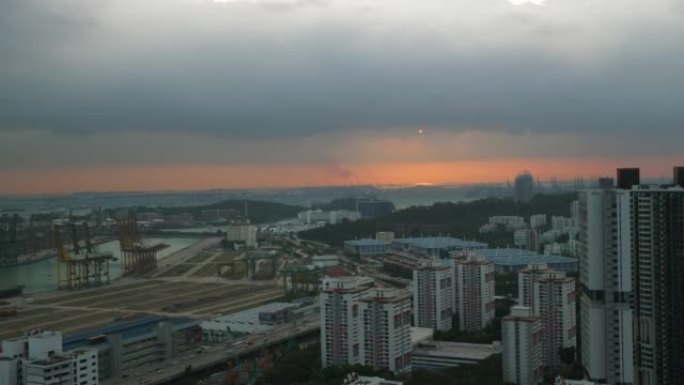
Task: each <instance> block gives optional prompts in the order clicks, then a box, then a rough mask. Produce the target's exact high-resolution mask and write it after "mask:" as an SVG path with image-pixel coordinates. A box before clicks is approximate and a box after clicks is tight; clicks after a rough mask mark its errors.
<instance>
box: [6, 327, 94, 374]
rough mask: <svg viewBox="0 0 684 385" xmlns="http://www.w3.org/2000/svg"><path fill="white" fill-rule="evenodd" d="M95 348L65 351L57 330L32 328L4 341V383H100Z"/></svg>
mask: <svg viewBox="0 0 684 385" xmlns="http://www.w3.org/2000/svg"><path fill="white" fill-rule="evenodd" d="M97 354H98V353H97V350H96V349H88V348H82V349H75V350H71V351H68V352H64V351H62V335H61V334H60V333H58V332H47V331H40V330H38V331H33V332H31V333H29V334H27V335H26V336H24V337H20V338H15V339H10V340H5V341H3V342H2V352H1V353H0V384H2V385H97V384H98V382H99V372H98V355H97Z"/></svg>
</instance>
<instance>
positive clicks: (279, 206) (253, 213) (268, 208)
mask: <svg viewBox="0 0 684 385" xmlns="http://www.w3.org/2000/svg"><path fill="white" fill-rule="evenodd" d="M245 209H246V211H247V217H248V218H249V219H250V220H251V222H252V223H268V222H276V221H279V220H282V219H286V218H293V217H296V216H297V213H299V212H300V211H302V210H304V208H302V207H299V206H291V205H286V204H283V203H276V202H267V201H258V200H226V201H222V202H218V203H214V204H210V205H203V206H174V207H145V206H139V207H136V208H135V211H136V212H138V213H141V212H156V213H159V214H161V215H178V214H191V215H192V216H193V218H194V219H196V220H197V219H199V218H200V217H201V213H202V211H205V210H234V211H235V212H236V213H237V214H239V215H243V216H244V214H245ZM116 211H117V210H111V214H112V215H115V214H116Z"/></svg>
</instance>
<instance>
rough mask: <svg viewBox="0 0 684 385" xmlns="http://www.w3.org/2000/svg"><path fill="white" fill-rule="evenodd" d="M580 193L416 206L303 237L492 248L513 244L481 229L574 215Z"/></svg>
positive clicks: (334, 241)
mask: <svg viewBox="0 0 684 385" xmlns="http://www.w3.org/2000/svg"><path fill="white" fill-rule="evenodd" d="M575 199H577V194H576V193H566V194H554V195H537V196H535V197H534V198H533V199H532V201H531V202H529V203H517V202H514V201H513V200H512V199H501V198H487V199H480V200H476V201H471V202H458V203H451V202H449V203H436V204H434V205H432V206H415V207H409V208H407V209H404V210H400V211H396V212H394V213H391V214H388V215H385V216H382V217H378V218H374V219H367V220H360V221H356V222H345V223H340V224H337V225H327V226H324V227H321V228H318V229H313V230H309V231H304V232H302V233H300V237H302V238H304V239H310V240H314V241H319V242H325V243H328V244H331V245H333V246H341V245H342V244H343V242H344V241H345V240H349V239H355V238H366V237H372V236H374V235H375V233H376V232H378V231H394V232H395V233H396V235H397V236H401V235H405V236H419V235H437V234H443V235H445V234H450V235H452V236H455V237H465V238H468V239H474V238H477V239H478V240H481V241H483V242H488V243H490V244H491V245H492V246H506V244H507V243H512V241H513V240H512V239H511V237H510V236H509V235H505V236H504V237H501V238H497V235H496V234H493V235H490V234H480V233H479V228H480V226H482V225H483V224H485V223H487V220H488V218H489V217H491V216H495V215H519V216H523V217H525V218H528V217H529V216H530V215H534V214H547V215H562V216H569V215H570V203H571V202H572V201H573V200H575Z"/></svg>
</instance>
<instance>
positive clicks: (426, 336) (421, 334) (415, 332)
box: [411, 327, 434, 346]
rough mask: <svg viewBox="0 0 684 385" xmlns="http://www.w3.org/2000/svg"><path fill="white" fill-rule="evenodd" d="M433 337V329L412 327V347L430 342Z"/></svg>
mask: <svg viewBox="0 0 684 385" xmlns="http://www.w3.org/2000/svg"><path fill="white" fill-rule="evenodd" d="M433 335H434V331H433V330H432V328H418V327H411V345H412V346H416V345H417V344H419V343H423V342H425V341H430V340H432V336H433Z"/></svg>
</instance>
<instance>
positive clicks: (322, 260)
mask: <svg viewBox="0 0 684 385" xmlns="http://www.w3.org/2000/svg"><path fill="white" fill-rule="evenodd" d="M311 263H312V264H313V265H315V266H317V267H321V268H325V267H333V266H337V265H339V264H340V258H339V257H338V256H337V255H334V254H332V255H315V256H313V257H311Z"/></svg>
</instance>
